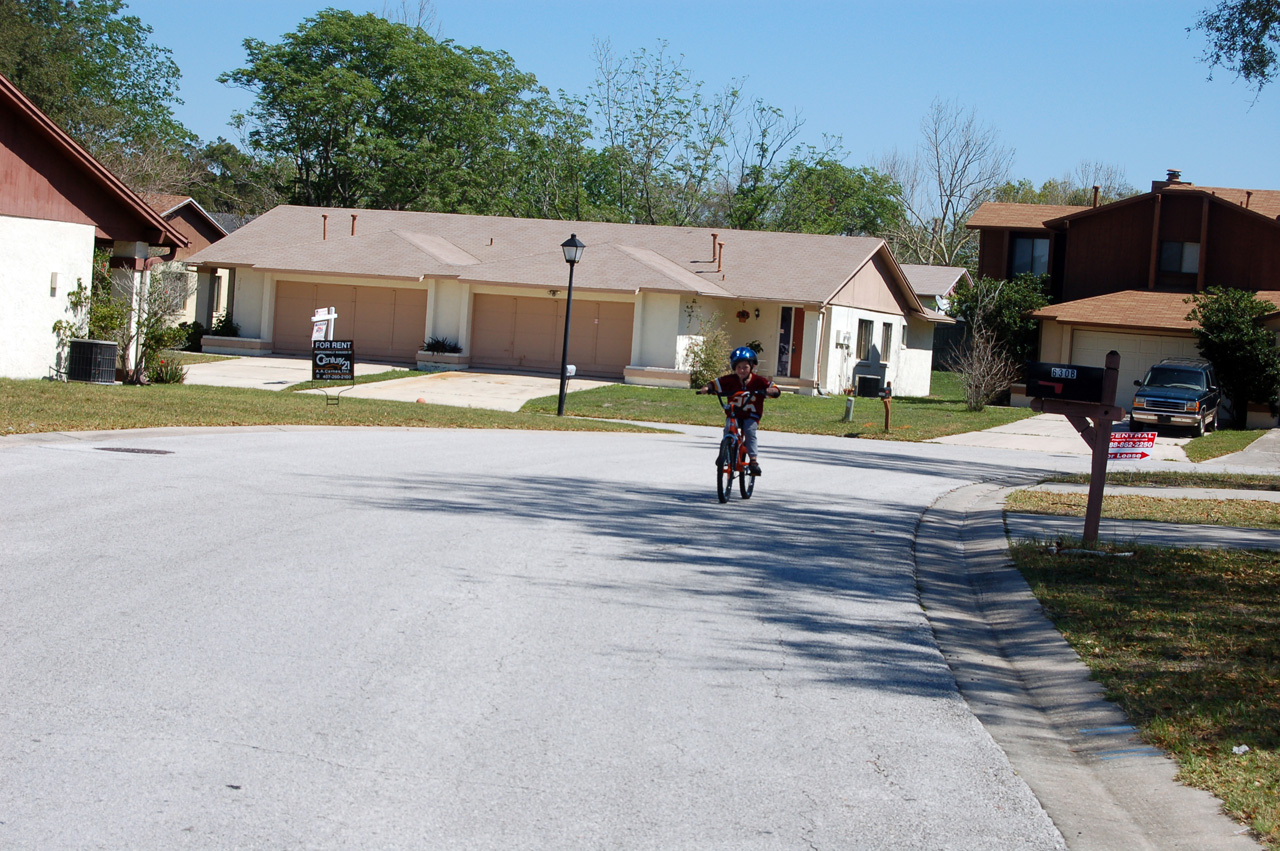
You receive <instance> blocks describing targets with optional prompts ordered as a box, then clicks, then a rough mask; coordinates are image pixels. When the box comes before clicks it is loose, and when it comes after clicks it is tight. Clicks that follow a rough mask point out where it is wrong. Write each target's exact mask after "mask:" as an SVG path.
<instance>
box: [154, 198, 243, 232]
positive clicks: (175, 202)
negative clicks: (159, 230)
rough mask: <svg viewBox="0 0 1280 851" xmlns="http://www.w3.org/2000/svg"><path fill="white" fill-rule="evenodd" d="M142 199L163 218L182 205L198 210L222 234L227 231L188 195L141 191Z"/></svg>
mask: <svg viewBox="0 0 1280 851" xmlns="http://www.w3.org/2000/svg"><path fill="white" fill-rule="evenodd" d="M142 200H144V201H146V202H147V206H148V207H150V208H151V209H153V210H155V211H156V212H157V213H159V214H160V215H161V216H163V217H164V218H165V219H168V218H169V217H171V216H172V215H173V214H174V213H176V212H178V211H179V210H181V209H182V208H183V207H188V208H190V209H192V210H195V211H196V212H198V213H199V214H200V215H201V216H202V217H204V219H205V220H206V221H207V222H208V223H209V224H211V225H213V226H214V227H215V228H217V229H218V231H219V232H220V233H222V234H224V235H225V234H226V233H227V229H226V228H224V227H223V226H222V222H220V221H218V220H217V219H215V218H214V217H213V216H212V215H210V214H209V212H208V211H206V210H205V208H204V207H201V206H200V202H199V201H197V200H196V199H194V198H192V197H191V196H190V195H160V194H156V193H151V192H147V193H143V195H142Z"/></svg>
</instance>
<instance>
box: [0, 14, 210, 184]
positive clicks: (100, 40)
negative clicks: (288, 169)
mask: <svg viewBox="0 0 1280 851" xmlns="http://www.w3.org/2000/svg"><path fill="white" fill-rule="evenodd" d="M124 8H125V4H124V3H123V2H122V0H80V2H61V0H0V73H2V74H4V75H5V76H6V77H8V78H9V79H10V80H11V81H12V82H13V84H14V85H16V86H17V87H18V88H19V89H20V90H22V92H23V93H24V94H26V95H27V96H28V97H29V98H31V100H32V101H33V102H34V103H35V104H36V106H38V107H40V109H41V110H43V111H44V112H45V114H47V115H48V116H49V117H50V118H52V119H53V120H54V121H56V122H57V123H58V124H59V125H60V126H61V127H62V128H63V129H65V130H66V131H67V132H68V133H70V134H71V136H72V137H73V138H75V139H76V141H78V142H80V143H81V144H82V145H84V146H85V147H86V148H87V149H88V150H89V152H90V153H92V154H93V155H94V156H96V157H98V158H99V159H101V160H103V161H104V162H105V163H106V164H107V165H108V167H110V168H112V169H113V170H114V171H116V173H117V174H118V175H119V176H120V177H121V178H122V179H123V180H125V182H126V183H129V184H130V185H131V186H133V187H134V188H136V189H141V190H155V189H163V188H169V187H170V185H171V184H173V183H174V182H175V180H176V181H181V179H182V178H181V177H177V178H174V177H173V173H174V172H175V170H177V171H179V172H180V171H181V165H180V161H181V160H182V158H183V155H184V149H185V147H186V146H187V145H190V144H192V143H193V142H194V141H195V137H194V136H193V135H192V134H191V133H190V132H189V131H188V130H187V129H186V128H185V127H183V126H182V124H181V123H180V122H179V121H178V120H177V118H176V117H174V114H173V108H174V106H176V105H179V104H181V103H182V101H181V100H180V99H179V98H178V96H177V93H178V81H179V79H180V77H181V74H180V72H179V71H178V66H177V65H176V64H175V63H174V61H173V58H172V53H171V52H170V51H169V50H168V48H163V47H159V46H157V45H155V44H153V43H152V42H151V32H152V30H151V27H149V26H147V25H146V24H144V23H143V22H142V21H141V20H140V19H139V18H138V17H137V16H134V15H126V14H123V11H124Z"/></svg>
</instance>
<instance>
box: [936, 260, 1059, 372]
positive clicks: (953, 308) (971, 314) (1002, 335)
mask: <svg viewBox="0 0 1280 851" xmlns="http://www.w3.org/2000/svg"><path fill="white" fill-rule="evenodd" d="M1047 284H1048V278H1047V277H1046V276H1044V275H1031V274H1022V275H1018V276H1017V277H1015V278H1014V279H1013V280H1011V281H1001V280H997V279H995V278H978V280H976V281H974V282H973V283H970V282H969V281H967V280H962V281H961V282H960V283H959V284H958V285H957V286H956V288H955V291H954V292H953V293H952V296H951V301H950V303H949V305H948V306H947V313H948V315H950V316H952V317H954V318H956V319H960V320H962V321H963V322H964V323H965V324H966V325H967V326H968V327H969V328H970V330H971V331H972V329H974V328H978V327H984V328H989V329H991V331H992V332H993V333H994V334H995V336H996V340H997V341H998V342H999V343H1000V345H1001V346H1003V347H1004V349H1005V351H1007V352H1008V353H1009V356H1010V357H1011V358H1013V360H1014V362H1015V363H1016V364H1018V368H1019V369H1021V365H1022V363H1023V362H1025V361H1028V360H1031V359H1032V357H1033V356H1034V355H1035V353H1036V348H1037V346H1038V341H1037V339H1036V333H1037V328H1038V323H1037V320H1035V319H1033V318H1032V317H1031V313H1032V312H1033V311H1036V310H1039V309H1040V308H1042V307H1044V306H1045V305H1046V304H1048V303H1049V297H1048V295H1047V289H1046V288H1047Z"/></svg>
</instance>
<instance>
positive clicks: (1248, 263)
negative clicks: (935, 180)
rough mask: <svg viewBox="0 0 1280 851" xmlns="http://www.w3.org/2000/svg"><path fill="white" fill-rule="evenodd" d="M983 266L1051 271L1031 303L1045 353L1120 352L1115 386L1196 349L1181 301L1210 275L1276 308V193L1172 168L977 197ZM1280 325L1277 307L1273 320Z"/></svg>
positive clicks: (1094, 357) (1212, 281) (1209, 281)
mask: <svg viewBox="0 0 1280 851" xmlns="http://www.w3.org/2000/svg"><path fill="white" fill-rule="evenodd" d="M968 227H969V228H971V229H973V230H977V231H978V232H979V235H980V237H979V238H980V242H979V254H978V273H979V275H982V276H985V277H990V278H1006V279H1007V278H1010V277H1013V276H1015V275H1017V274H1020V273H1022V272H1032V273H1035V274H1046V275H1048V276H1049V290H1050V294H1051V297H1052V300H1053V302H1054V303H1053V304H1051V305H1049V306H1048V307H1046V308H1044V309H1042V310H1039V311H1036V313H1035V314H1034V315H1035V316H1036V318H1038V319H1040V320H1041V326H1040V359H1041V360H1045V361H1052V362H1057V363H1075V364H1082V365H1086V366H1102V365H1103V361H1104V359H1105V357H1106V353H1107V352H1108V351H1110V350H1112V349H1114V350H1116V351H1118V352H1119V353H1120V355H1121V361H1120V395H1119V398H1118V400H1117V401H1119V402H1120V404H1122V405H1125V406H1126V407H1127V406H1128V404H1129V403H1130V402H1131V401H1132V397H1133V380H1134V379H1136V378H1141V377H1142V375H1143V374H1144V372H1145V371H1146V369H1147V368H1148V367H1149V366H1151V364H1153V363H1155V362H1156V361H1158V360H1160V359H1161V358H1163V357H1171V356H1183V357H1195V356H1197V355H1198V351H1197V349H1196V343H1195V336H1194V334H1193V332H1192V329H1193V327H1194V326H1193V324H1192V323H1191V322H1189V321H1187V319H1186V316H1187V313H1188V312H1189V311H1190V310H1191V305H1190V304H1188V303H1187V300H1188V299H1189V298H1190V297H1191V296H1192V295H1194V294H1195V293H1198V292H1203V291H1204V290H1205V289H1206V288H1207V287H1211V286H1231V287H1239V288H1242V289H1247V290H1252V291H1254V292H1256V293H1257V294H1258V296H1259V298H1262V299H1264V300H1267V301H1270V302H1271V303H1272V304H1275V305H1277V306H1278V307H1280V192H1276V191H1254V190H1245V189H1224V188H1220V187H1208V186H1195V185H1193V184H1191V183H1187V182H1184V181H1183V180H1181V175H1180V174H1179V173H1178V172H1176V171H1170V172H1169V174H1168V177H1167V179H1165V180H1161V181H1155V182H1153V183H1152V184H1151V191H1150V192H1146V193H1143V194H1141V195H1135V196H1133V197H1130V198H1125V199H1123V200H1121V201H1116V202H1113V203H1110V204H1102V205H1095V206H1088V207H1053V206H1046V205H1040V204H996V203H988V204H984V205H982V207H980V208H979V209H978V211H977V212H976V213H974V215H973V216H972V218H971V219H970V220H969V223H968ZM1268 321H1269V322H1271V323H1272V324H1274V325H1276V327H1277V329H1280V313H1277V314H1273V316H1272V317H1270V318H1269V320H1268Z"/></svg>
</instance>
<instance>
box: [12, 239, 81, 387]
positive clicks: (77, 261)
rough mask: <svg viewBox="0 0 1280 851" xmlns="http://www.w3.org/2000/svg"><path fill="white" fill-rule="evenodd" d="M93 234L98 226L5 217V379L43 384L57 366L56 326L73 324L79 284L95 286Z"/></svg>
mask: <svg viewBox="0 0 1280 851" xmlns="http://www.w3.org/2000/svg"><path fill="white" fill-rule="evenodd" d="M93 232H94V229H93V225H77V224H68V223H66V222H47V221H42V220H39V219H21V218H15V217H12V216H0V376H3V377H5V378H40V377H43V376H46V375H48V374H49V369H50V367H53V366H54V365H55V360H56V358H57V337H56V336H55V335H54V333H53V330H52V329H53V323H55V322H57V321H58V320H60V319H68V320H70V319H72V318H73V317H72V316H71V313H70V312H69V310H68V306H67V294H68V293H70V292H71V291H72V290H74V289H75V287H76V280H77V279H79V280H82V281H83V282H84V285H85V286H86V287H88V286H89V284H90V280H91V278H92V273H93ZM54 274H57V276H58V284H57V290H56V293H55V292H52V291H51V282H52V278H53V275H54Z"/></svg>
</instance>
